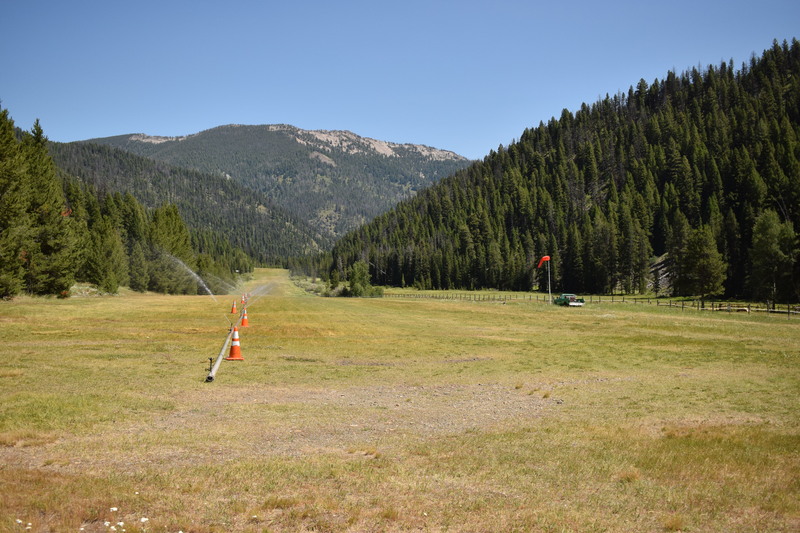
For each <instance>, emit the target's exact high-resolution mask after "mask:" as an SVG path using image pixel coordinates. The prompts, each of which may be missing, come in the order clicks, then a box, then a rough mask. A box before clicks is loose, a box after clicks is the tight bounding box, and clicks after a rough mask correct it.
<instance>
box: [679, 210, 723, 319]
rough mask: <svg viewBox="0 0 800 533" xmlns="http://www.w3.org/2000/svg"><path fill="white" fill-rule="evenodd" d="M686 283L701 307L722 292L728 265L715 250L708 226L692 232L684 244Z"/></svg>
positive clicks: (714, 243) (712, 236)
mask: <svg viewBox="0 0 800 533" xmlns="http://www.w3.org/2000/svg"><path fill="white" fill-rule="evenodd" d="M686 252H687V254H686V255H687V257H686V260H687V262H686V265H685V267H686V271H685V275H686V281H687V285H688V290H689V291H690V292H691V293H693V294H697V295H699V296H700V302H701V305H705V299H706V298H707V297H708V296H710V295H713V294H722V292H723V291H724V286H723V283H724V282H725V275H726V274H725V271H726V270H727V268H728V265H727V264H726V263H725V261H724V260H723V259H722V254H721V253H719V251H718V250H717V243H716V241H715V240H714V234H713V233H712V232H711V228H710V227H708V226H701V227H699V228H697V229H696V230H694V231H692V233H691V235H690V236H689V240H688V242H687V244H686Z"/></svg>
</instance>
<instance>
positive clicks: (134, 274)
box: [128, 241, 150, 292]
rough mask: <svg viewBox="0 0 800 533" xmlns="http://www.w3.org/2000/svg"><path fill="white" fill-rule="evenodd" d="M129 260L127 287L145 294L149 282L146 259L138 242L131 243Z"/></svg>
mask: <svg viewBox="0 0 800 533" xmlns="http://www.w3.org/2000/svg"><path fill="white" fill-rule="evenodd" d="M129 259H130V266H129V269H128V276H129V278H130V282H129V286H130V288H131V289H132V290H134V291H138V292H145V291H146V290H147V285H148V283H149V282H150V273H149V268H148V267H149V265H148V262H147V258H146V257H145V255H144V249H143V248H142V245H141V243H140V242H139V241H136V242H134V243H133V248H132V250H131V253H130V258H129Z"/></svg>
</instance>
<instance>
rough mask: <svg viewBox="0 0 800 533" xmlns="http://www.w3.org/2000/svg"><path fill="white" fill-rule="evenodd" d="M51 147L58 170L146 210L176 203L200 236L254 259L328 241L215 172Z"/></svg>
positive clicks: (82, 146)
mask: <svg viewBox="0 0 800 533" xmlns="http://www.w3.org/2000/svg"><path fill="white" fill-rule="evenodd" d="M50 151H51V154H52V156H53V159H54V160H55V162H56V164H57V166H58V168H60V169H63V170H64V171H66V172H67V173H69V174H71V175H74V176H76V177H78V178H80V180H81V181H82V182H84V183H87V184H90V185H92V186H93V187H94V188H96V189H97V190H98V191H101V193H106V192H109V193H115V192H117V193H126V192H129V193H131V194H132V195H133V196H134V197H135V198H136V199H137V200H138V201H140V202H141V203H142V204H144V205H145V206H146V207H149V208H156V207H159V206H160V205H161V204H163V203H164V202H169V203H172V204H175V205H176V206H177V207H178V210H179V212H180V214H181V216H182V218H183V219H184V220H185V221H186V224H187V225H188V226H189V227H190V228H191V229H192V231H194V232H196V233H197V235H198V238H199V239H202V240H208V239H210V238H212V237H210V236H211V235H217V237H214V238H215V239H216V240H220V239H223V240H229V241H230V243H231V245H232V246H234V247H237V248H241V249H243V250H244V251H245V252H247V254H248V255H250V256H251V257H253V258H254V259H255V260H256V261H258V262H259V263H264V264H281V262H282V261H283V260H284V258H286V257H289V256H291V255H295V254H304V253H306V254H307V253H315V252H319V251H321V250H323V249H326V248H329V247H330V246H331V244H332V241H330V240H329V239H326V238H325V237H323V236H321V235H320V233H319V232H317V231H315V230H313V229H312V228H311V227H310V226H309V225H308V224H306V223H305V222H304V221H302V220H300V219H299V218H298V217H296V216H293V215H291V214H289V213H287V212H286V211H284V210H283V209H281V208H280V207H278V206H276V205H275V204H274V203H272V202H271V201H270V200H269V199H268V198H267V197H266V196H265V195H263V194H260V193H257V192H255V191H252V190H250V189H248V188H247V187H245V186H244V185H242V184H240V183H238V182H236V181H235V180H231V179H228V178H225V177H222V176H220V175H219V174H209V173H202V172H198V171H195V170H189V169H185V168H180V167H176V166H172V165H169V164H167V163H164V162H159V161H153V160H151V159H148V158H146V157H142V156H138V155H134V154H132V153H129V152H127V151H124V150H121V149H119V148H113V147H111V146H104V145H100V144H92V143H68V144H63V143H51V145H50ZM222 235H224V238H223V237H220V236H222Z"/></svg>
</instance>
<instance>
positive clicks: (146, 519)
mask: <svg viewBox="0 0 800 533" xmlns="http://www.w3.org/2000/svg"><path fill="white" fill-rule="evenodd" d="M148 520H150V519H149V518H145V517H144V516H143V517H142V518H141V520H139V521H140V522H141V523H142V524H144V523H145V522H147V521H148Z"/></svg>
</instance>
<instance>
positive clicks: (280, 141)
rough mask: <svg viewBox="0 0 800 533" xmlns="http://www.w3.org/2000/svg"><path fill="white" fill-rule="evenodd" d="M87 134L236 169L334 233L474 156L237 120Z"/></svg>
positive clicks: (231, 173) (185, 162)
mask: <svg viewBox="0 0 800 533" xmlns="http://www.w3.org/2000/svg"><path fill="white" fill-rule="evenodd" d="M86 142H91V143H97V144H105V145H110V146H114V147H116V148H121V149H123V150H126V151H128V152H131V153H134V154H137V155H140V156H144V157H148V158H151V159H154V160H158V161H164V162H167V163H170V164H172V165H176V166H180V167H185V168H191V169H195V170H198V171H201V172H207V173H211V174H215V175H218V176H227V177H230V178H232V179H233V180H235V181H236V182H238V183H241V184H243V185H245V186H247V187H249V188H250V189H252V190H254V191H257V192H259V193H263V194H266V195H267V196H269V197H270V198H271V199H272V200H273V201H274V202H275V203H276V204H278V205H280V206H282V207H283V208H284V209H286V210H287V211H288V212H291V213H294V214H295V215H297V216H298V217H300V218H301V219H303V220H305V221H306V222H308V223H309V224H311V225H312V227H314V228H315V229H317V230H319V231H320V232H321V233H323V234H325V235H328V236H331V237H336V236H339V235H342V234H344V233H346V232H347V231H349V230H352V229H354V228H356V227H358V226H359V225H360V224H362V223H364V222H365V221H367V220H370V219H372V218H374V217H375V216H377V215H379V214H380V213H383V212H385V211H386V210H388V209H390V208H391V207H392V206H394V205H395V204H397V203H398V202H399V201H401V200H404V199H406V198H409V197H411V196H413V195H414V193H415V192H416V191H418V190H420V189H422V188H425V187H427V186H429V185H431V184H433V183H435V182H437V181H439V180H440V179H442V178H445V177H447V176H449V175H451V174H453V173H454V172H456V171H457V170H459V169H462V168H465V167H466V166H468V165H469V163H470V162H469V161H468V160H467V159H466V158H464V157H462V156H459V155H457V154H455V153H453V152H448V151H444V150H437V149H435V148H430V147H427V146H421V145H414V144H396V143H389V142H385V141H378V140H375V139H369V138H365V137H359V136H358V135H356V134H354V133H351V132H348V131H307V130H301V129H299V128H296V127H294V126H287V125H262V126H240V125H230V126H220V127H217V128H213V129H210V130H206V131H202V132H200V133H196V134H193V135H188V136H185V137H151V136H147V135H142V134H133V135H120V136H116V137H106V138H100V139H91V140H89V141H86Z"/></svg>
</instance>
